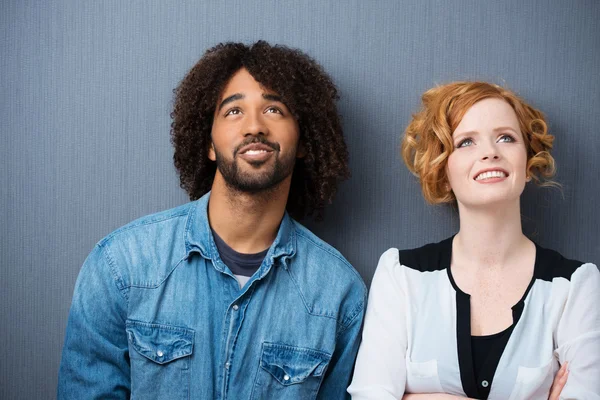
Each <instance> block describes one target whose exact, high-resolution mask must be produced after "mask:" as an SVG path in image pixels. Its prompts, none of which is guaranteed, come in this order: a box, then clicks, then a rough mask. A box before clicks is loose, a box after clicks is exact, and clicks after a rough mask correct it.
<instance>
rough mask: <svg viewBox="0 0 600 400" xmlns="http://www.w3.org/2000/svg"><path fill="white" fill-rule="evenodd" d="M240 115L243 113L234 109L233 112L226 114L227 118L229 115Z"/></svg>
mask: <svg viewBox="0 0 600 400" xmlns="http://www.w3.org/2000/svg"><path fill="white" fill-rule="evenodd" d="M240 113H241V111H240V110H239V109H237V108H232V109H231V110H227V112H226V113H225V116H228V115H237V114H240Z"/></svg>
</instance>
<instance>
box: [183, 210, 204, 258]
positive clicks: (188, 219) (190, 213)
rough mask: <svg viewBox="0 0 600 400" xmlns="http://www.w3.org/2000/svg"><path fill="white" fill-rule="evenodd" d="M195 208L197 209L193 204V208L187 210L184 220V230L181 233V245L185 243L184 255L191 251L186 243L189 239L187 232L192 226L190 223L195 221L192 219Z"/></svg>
mask: <svg viewBox="0 0 600 400" xmlns="http://www.w3.org/2000/svg"><path fill="white" fill-rule="evenodd" d="M196 208H197V204H196V203H195V202H194V206H193V207H191V208H190V209H189V210H188V213H187V217H186V220H185V229H184V230H183V232H184V233H183V243H185V252H186V254H187V253H189V252H190V251H191V250H192V249H191V246H190V243H189V242H188V237H189V232H190V229H191V226H192V224H193V222H192V221H193V220H194V219H195V218H194V217H195V215H196ZM200 254H202V252H200Z"/></svg>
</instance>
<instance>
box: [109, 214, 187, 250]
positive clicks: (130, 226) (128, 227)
mask: <svg viewBox="0 0 600 400" xmlns="http://www.w3.org/2000/svg"><path fill="white" fill-rule="evenodd" d="M187 214H189V211H188V210H187V209H186V210H184V211H179V212H178V213H176V214H171V215H166V216H164V217H157V218H158V219H151V220H149V221H137V222H136V221H133V222H130V223H129V224H127V225H125V226H123V227H121V228H119V229H117V230H115V231H114V232H112V233H110V234H108V235H107V236H106V237H105V238H104V239H102V240H101V241H100V242H99V244H100V245H104V244H105V242H108V241H109V240H111V239H113V238H114V237H116V236H119V235H120V234H121V233H125V232H128V231H130V230H132V229H135V228H139V227H142V226H147V225H153V224H157V223H160V222H165V221H168V220H171V219H176V218H181V217H183V216H186V215H187ZM143 218H144V217H142V219H143Z"/></svg>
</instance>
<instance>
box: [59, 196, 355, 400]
mask: <svg viewBox="0 0 600 400" xmlns="http://www.w3.org/2000/svg"><path fill="white" fill-rule="evenodd" d="M209 196H210V193H209V194H207V195H205V196H204V197H202V198H201V199H199V200H198V201H195V202H192V203H188V204H186V205H183V206H181V207H178V208H175V209H172V210H168V211H164V212H161V213H158V214H153V215H150V216H147V217H144V218H141V219H139V220H137V221H134V222H132V223H130V224H128V225H126V226H124V227H122V228H120V229H118V230H116V231H115V232H113V233H112V234H110V235H109V236H107V237H106V238H104V239H103V240H101V241H100V242H99V243H98V244H97V245H96V246H95V248H94V250H93V251H92V252H91V254H90V255H89V256H88V258H87V259H86V261H85V263H84V265H83V267H82V269H81V272H80V274H79V277H78V279H77V283H76V286H75V291H74V294H73V303H72V306H71V310H70V313H69V322H68V326H67V333H66V338H65V344H64V348H63V354H62V361H61V365H60V373H59V382H58V398H59V399H108V398H111V399H112V398H132V399H136V398H137V399H278V398H285V399H315V398H323V399H342V398H347V397H348V395H347V393H346V388H347V386H348V384H349V380H350V375H351V372H352V369H353V365H354V360H355V357H356V352H357V350H358V344H359V340H360V337H359V334H360V329H361V324H362V320H363V315H364V311H365V306H366V288H365V285H364V283H363V281H362V279H361V278H360V276H359V275H358V273H357V272H356V271H355V270H354V269H353V268H352V266H351V265H350V264H349V263H348V262H347V261H346V260H345V259H344V258H343V257H342V255H341V254H340V253H339V252H337V251H336V250H335V249H333V248H332V247H331V246H329V245H327V244H326V243H324V242H323V241H322V240H320V239H318V238H317V237H316V236H315V235H314V234H312V233H311V232H310V231H308V230H307V229H306V228H304V227H303V226H302V225H300V224H299V223H297V222H296V221H294V220H293V219H291V218H290V217H289V216H288V215H287V214H286V215H285V216H284V217H283V220H282V221H281V224H280V227H279V231H278V233H277V237H276V239H275V241H274V242H273V244H272V245H271V247H270V249H269V251H268V253H267V255H266V257H265V259H264V260H263V262H262V264H261V266H260V268H259V269H258V271H257V272H256V273H255V274H254V275H253V276H252V278H251V279H250V280H249V281H248V282H247V284H246V285H245V286H244V287H243V288H241V289H240V287H239V284H238V282H237V280H236V279H235V277H234V276H233V274H232V273H231V271H230V270H229V269H228V268H227V266H225V264H223V262H222V260H221V258H220V256H219V253H218V251H217V248H216V246H215V242H214V240H213V237H212V234H211V231H210V226H209V223H208V217H207V206H208V201H209Z"/></svg>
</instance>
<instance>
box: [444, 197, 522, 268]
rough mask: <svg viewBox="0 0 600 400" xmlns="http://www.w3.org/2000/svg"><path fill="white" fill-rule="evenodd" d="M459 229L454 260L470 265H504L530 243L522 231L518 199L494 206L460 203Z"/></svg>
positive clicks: (478, 266) (468, 266)
mask: <svg viewBox="0 0 600 400" xmlns="http://www.w3.org/2000/svg"><path fill="white" fill-rule="evenodd" d="M459 215H460V230H459V232H458V233H457V235H456V237H455V238H454V242H453V257H452V262H453V264H458V265H461V266H462V267H466V268H469V269H480V268H481V267H484V268H493V267H496V268H503V267H504V266H507V265H510V264H512V262H513V261H514V260H515V258H518V256H519V254H522V253H523V252H524V251H525V250H526V249H527V248H528V247H529V246H532V245H533V244H532V243H531V241H530V240H529V239H528V238H527V237H526V236H525V235H524V234H523V230H522V226H521V210H520V206H519V203H518V200H517V202H516V204H511V205H498V206H494V207H491V206H490V207H479V208H477V207H466V206H462V205H460V204H459Z"/></svg>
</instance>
